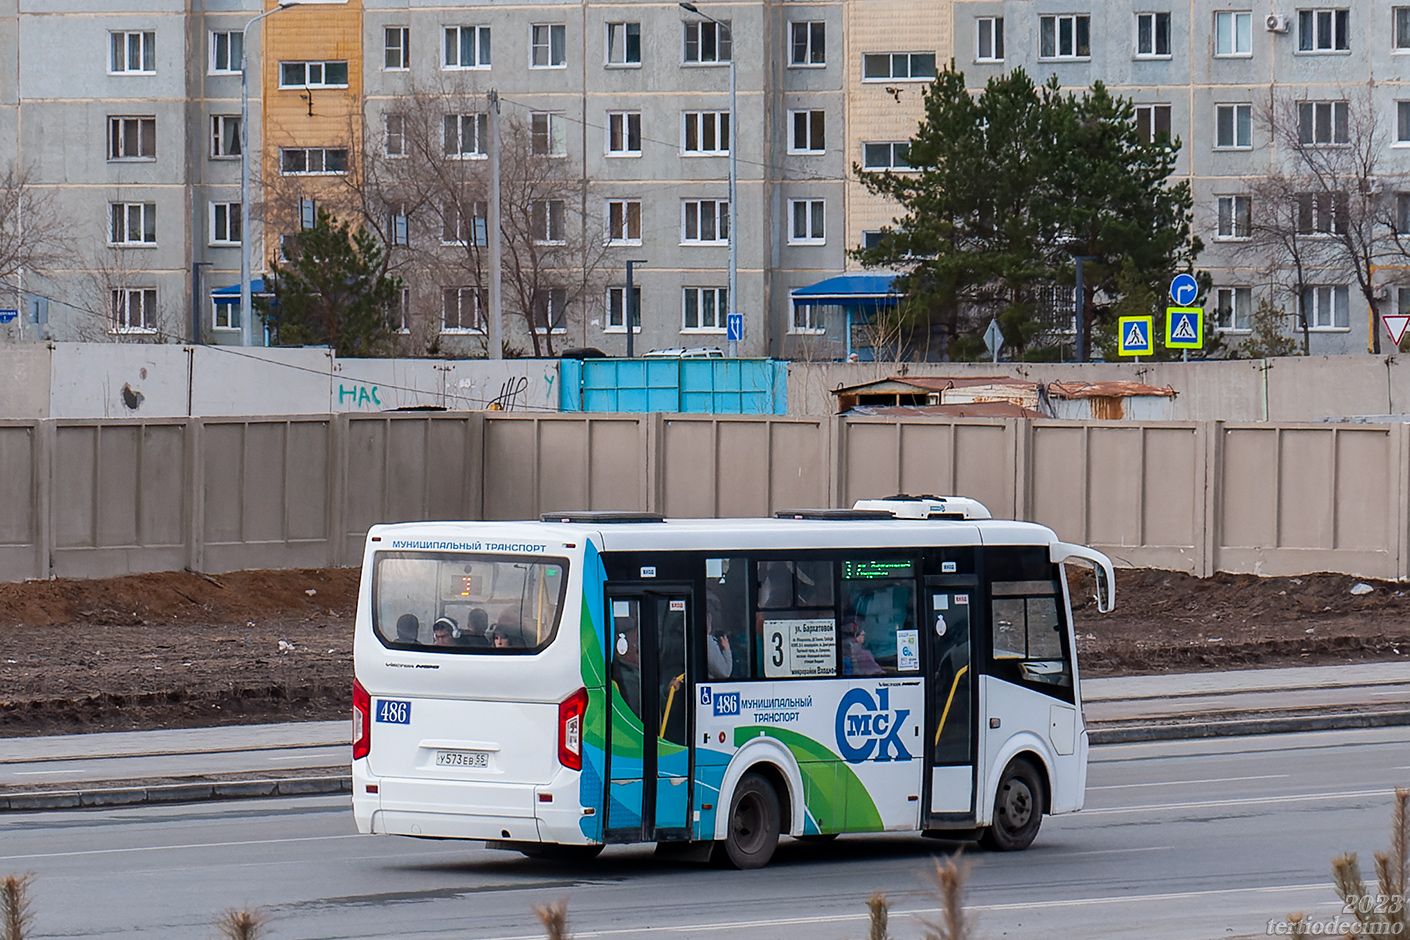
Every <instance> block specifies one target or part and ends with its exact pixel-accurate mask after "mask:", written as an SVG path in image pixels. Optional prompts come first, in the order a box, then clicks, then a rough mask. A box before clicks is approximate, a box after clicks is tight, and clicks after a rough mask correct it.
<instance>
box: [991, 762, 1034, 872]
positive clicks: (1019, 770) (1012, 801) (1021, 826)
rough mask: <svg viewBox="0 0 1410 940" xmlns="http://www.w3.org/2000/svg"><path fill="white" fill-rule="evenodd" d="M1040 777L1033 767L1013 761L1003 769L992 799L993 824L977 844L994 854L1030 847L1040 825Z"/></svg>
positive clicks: (1026, 763)
mask: <svg viewBox="0 0 1410 940" xmlns="http://www.w3.org/2000/svg"><path fill="white" fill-rule="evenodd" d="M1045 802H1046V801H1045V800H1044V799H1043V778H1042V777H1040V776H1038V771H1036V770H1034V769H1033V765H1032V764H1030V763H1028V761H1026V760H1023V759H1022V758H1016V759H1014V760H1012V761H1010V762H1009V765H1008V766H1007V767H1005V768H1004V774H1003V776H1002V777H1000V778H999V789H998V791H997V793H996V794H995V796H994V822H993V824H991V825H990V826H989V827H988V828H987V829H985V830H984V833H983V834H982V835H981V836H980V837H979V844H980V845H982V846H983V847H984V848H986V849H989V850H991V851H994V852H1017V851H1021V850H1022V849H1026V848H1028V847H1029V846H1030V845H1032V844H1033V839H1034V838H1035V837H1037V835H1038V827H1039V826H1041V825H1042V824H1043V804H1044V803H1045Z"/></svg>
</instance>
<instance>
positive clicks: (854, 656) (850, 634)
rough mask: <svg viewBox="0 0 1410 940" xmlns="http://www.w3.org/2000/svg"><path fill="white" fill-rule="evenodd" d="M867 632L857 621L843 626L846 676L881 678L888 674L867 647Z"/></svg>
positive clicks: (843, 661)
mask: <svg viewBox="0 0 1410 940" xmlns="http://www.w3.org/2000/svg"><path fill="white" fill-rule="evenodd" d="M866 642H867V635H866V632H865V631H864V630H862V629H860V628H859V627H858V626H857V621H856V620H855V619H848V620H846V621H844V622H843V624H842V674H843V675H844V676H880V675H884V674H885V673H886V670H885V669H882V668H881V664H880V663H878V662H877V661H876V657H875V656H873V655H872V652H871V650H869V649H867V647H866Z"/></svg>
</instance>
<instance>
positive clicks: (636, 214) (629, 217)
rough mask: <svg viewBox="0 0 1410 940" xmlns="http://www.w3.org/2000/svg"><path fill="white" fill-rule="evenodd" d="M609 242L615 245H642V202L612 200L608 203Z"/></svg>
mask: <svg viewBox="0 0 1410 940" xmlns="http://www.w3.org/2000/svg"><path fill="white" fill-rule="evenodd" d="M607 241H608V243H609V244H613V245H640V244H641V201H640V200H637V199H611V200H608V202H607Z"/></svg>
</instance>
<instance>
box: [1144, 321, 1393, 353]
mask: <svg viewBox="0 0 1410 940" xmlns="http://www.w3.org/2000/svg"><path fill="white" fill-rule="evenodd" d="M1396 342H1399V340H1397V341H1396ZM1144 345H1146V331H1145V330H1143V329H1141V324H1139V323H1132V324H1131V332H1129V333H1127V334H1126V348H1127V349H1135V348H1136V347H1137V346H1144Z"/></svg>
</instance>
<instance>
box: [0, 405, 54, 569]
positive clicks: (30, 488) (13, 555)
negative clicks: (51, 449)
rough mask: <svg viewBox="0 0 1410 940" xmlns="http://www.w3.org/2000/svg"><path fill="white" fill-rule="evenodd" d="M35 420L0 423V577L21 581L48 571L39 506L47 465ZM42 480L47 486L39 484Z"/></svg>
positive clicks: (46, 480) (40, 504)
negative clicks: (43, 464)
mask: <svg viewBox="0 0 1410 940" xmlns="http://www.w3.org/2000/svg"><path fill="white" fill-rule="evenodd" d="M42 427H43V426H42V425H41V424H40V422H37V421H26V422H23V423H8V424H5V425H3V426H0V507H4V509H3V511H0V580H3V581H22V580H24V579H26V578H37V577H42V576H43V575H44V574H47V573H48V566H49V562H48V558H47V555H48V551H47V548H46V547H44V546H43V543H42V541H41V538H40V510H41V508H42V507H43V506H44V499H43V496H44V495H45V494H44V493H43V490H44V489H47V483H48V479H47V477H48V468H47V467H42V468H41V467H40V465H39V464H40V455H41V449H40V442H39V437H40V434H41V430H42ZM41 480H43V481H44V483H45V484H46V486H44V487H41V485H40V481H41Z"/></svg>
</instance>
